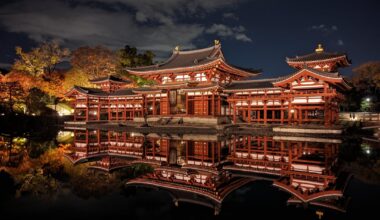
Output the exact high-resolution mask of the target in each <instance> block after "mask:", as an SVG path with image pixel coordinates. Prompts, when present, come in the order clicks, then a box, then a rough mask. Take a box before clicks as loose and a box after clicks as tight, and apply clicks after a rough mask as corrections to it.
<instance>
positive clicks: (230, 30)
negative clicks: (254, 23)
mask: <svg viewBox="0 0 380 220" xmlns="http://www.w3.org/2000/svg"><path fill="white" fill-rule="evenodd" d="M245 31H246V30H245V28H244V27H243V26H241V25H240V26H236V27H229V26H227V25H224V24H213V25H212V26H211V27H210V28H208V29H207V30H206V33H208V34H216V35H217V36H219V37H233V38H235V39H236V40H239V41H243V42H251V41H252V39H251V38H249V37H248V36H247V35H246V34H245V33H244V32H245Z"/></svg>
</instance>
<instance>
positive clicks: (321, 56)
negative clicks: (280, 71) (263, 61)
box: [286, 52, 347, 62]
mask: <svg viewBox="0 0 380 220" xmlns="http://www.w3.org/2000/svg"><path fill="white" fill-rule="evenodd" d="M334 58H343V59H347V55H346V54H344V53H329V52H314V53H310V54H307V55H303V56H296V57H293V58H288V57H287V58H286V62H310V61H321V60H328V59H334Z"/></svg>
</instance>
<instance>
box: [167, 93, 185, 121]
mask: <svg viewBox="0 0 380 220" xmlns="http://www.w3.org/2000/svg"><path fill="white" fill-rule="evenodd" d="M169 106H170V114H172V115H177V114H178V115H183V114H186V93H182V92H178V90H170V91H169Z"/></svg>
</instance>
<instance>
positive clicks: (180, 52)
mask: <svg viewBox="0 0 380 220" xmlns="http://www.w3.org/2000/svg"><path fill="white" fill-rule="evenodd" d="M216 48H217V47H216V46H211V47H205V48H200V49H194V50H180V51H178V52H176V53H177V54H193V53H197V52H205V51H207V50H214V49H216Z"/></svg>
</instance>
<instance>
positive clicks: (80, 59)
mask: <svg viewBox="0 0 380 220" xmlns="http://www.w3.org/2000/svg"><path fill="white" fill-rule="evenodd" d="M70 63H71V65H72V66H73V67H74V68H75V69H76V70H79V71H82V72H83V73H86V74H87V75H88V78H89V79H94V78H98V77H102V76H107V75H111V74H115V73H116V66H117V59H116V55H115V54H114V53H113V52H112V51H111V50H109V49H107V48H105V47H102V46H97V47H94V48H91V47H80V48H78V49H76V50H75V51H74V52H73V53H72V56H71V60H70Z"/></svg>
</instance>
